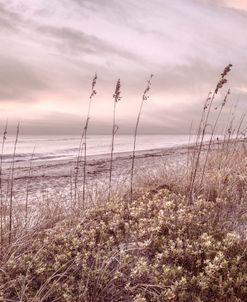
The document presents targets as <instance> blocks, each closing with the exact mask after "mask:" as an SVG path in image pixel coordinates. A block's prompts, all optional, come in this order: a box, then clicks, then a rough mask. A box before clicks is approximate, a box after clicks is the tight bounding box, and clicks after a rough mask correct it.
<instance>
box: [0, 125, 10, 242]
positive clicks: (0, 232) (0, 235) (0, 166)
mask: <svg viewBox="0 0 247 302" xmlns="http://www.w3.org/2000/svg"><path fill="white" fill-rule="evenodd" d="M7 131H8V121H7V122H6V124H5V128H4V132H3V139H2V149H1V157H0V194H1V196H0V199H1V210H0V211H1V218H0V219H1V222H0V223H1V226H0V228H1V229H0V240H1V246H2V244H3V223H4V221H5V211H4V206H3V189H2V170H3V153H4V145H5V141H6V138H7Z"/></svg>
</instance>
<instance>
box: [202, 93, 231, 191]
mask: <svg viewBox="0 0 247 302" xmlns="http://www.w3.org/2000/svg"><path fill="white" fill-rule="evenodd" d="M229 95H230V89H228V91H227V93H226V95H225V97H224V100H223V102H222V103H221V106H220V110H219V111H218V115H217V117H216V119H215V122H214V125H213V128H212V132H211V135H210V140H209V143H208V148H207V151H206V158H205V161H204V165H203V169H202V175H201V182H200V186H201V185H202V183H203V178H204V174H205V170H206V166H207V161H208V156H209V152H210V149H211V145H212V142H213V137H214V134H215V130H216V127H217V125H218V122H219V120H220V117H221V114H222V111H223V108H224V107H225V105H226V102H227V98H228V96H229Z"/></svg>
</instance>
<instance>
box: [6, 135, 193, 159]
mask: <svg viewBox="0 0 247 302" xmlns="http://www.w3.org/2000/svg"><path fill="white" fill-rule="evenodd" d="M194 139H195V137H193V136H192V137H191V139H190V142H193V140H194ZM14 142H15V136H8V137H7V139H6V142H5V146H4V152H3V162H4V163H8V162H11V160H12V155H13V150H14ZM79 143H80V136H79V135H35V136H34V135H22V136H20V137H19V138H18V144H17V149H16V156H15V160H16V162H25V161H29V160H30V158H31V156H32V153H33V149H34V146H35V155H34V160H35V161H51V160H69V159H73V158H75V157H76V156H77V154H78V147H79ZM188 143H189V135H138V137H137V145H136V150H150V149H158V148H171V147H177V146H181V145H186V144H188ZM132 149H133V135H116V137H115V145H114V152H117V153H119V152H129V151H131V150H132ZM110 150H111V136H110V135H89V136H88V139H87V154H88V156H90V155H101V154H102V155H103V154H108V153H110Z"/></svg>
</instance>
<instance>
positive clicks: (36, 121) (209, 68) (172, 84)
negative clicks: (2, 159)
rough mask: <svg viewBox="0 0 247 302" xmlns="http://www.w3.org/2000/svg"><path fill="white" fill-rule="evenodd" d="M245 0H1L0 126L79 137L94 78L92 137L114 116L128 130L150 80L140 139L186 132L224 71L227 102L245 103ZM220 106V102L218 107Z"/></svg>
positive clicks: (246, 49)
mask: <svg viewBox="0 0 247 302" xmlns="http://www.w3.org/2000/svg"><path fill="white" fill-rule="evenodd" d="M246 28H247V1H245V0H172V1H171V0H152V1H150V0H142V1H138V0H125V1H122V0H8V1H6V0H0V45H1V46H0V115H1V125H3V124H4V122H5V120H6V119H8V120H9V123H10V124H11V125H15V124H16V123H17V122H18V121H19V120H20V121H21V127H22V132H23V133H60V134H64V133H69V134H72V133H74V134H76V133H80V131H81V128H82V126H81V125H82V122H83V119H84V118H85V112H86V110H87V104H88V96H89V94H90V86H91V81H92V78H93V76H94V73H95V72H97V74H98V83H97V88H96V89H97V96H96V98H95V99H94V102H93V107H92V116H91V126H90V131H91V132H92V133H108V132H110V127H111V112H112V107H113V99H112V94H113V92H114V87H115V84H116V81H117V79H118V78H120V79H121V83H122V87H121V93H122V101H121V102H120V103H119V104H118V108H117V119H118V124H119V126H120V129H121V132H122V133H129V132H132V131H133V125H134V120H135V116H136V113H137V110H138V106H139V103H140V100H141V95H142V91H143V90H144V88H145V85H146V84H145V83H146V80H147V78H148V77H149V75H150V74H151V73H153V74H154V78H153V83H152V90H151V92H150V99H149V101H148V102H147V103H146V104H145V107H144V111H143V116H142V122H141V131H142V133H165V134H166V133H185V132H188V129H189V125H190V123H191V120H195V121H196V119H197V117H198V116H199V114H200V110H201V107H202V103H203V102H204V99H205V97H206V96H207V93H208V91H209V90H210V89H213V87H214V86H215V82H216V81H217V79H218V77H219V74H220V73H221V71H222V69H223V68H224V67H225V65H227V64H229V63H232V64H233V70H232V72H231V75H230V76H229V82H228V84H227V86H226V87H225V89H227V88H228V87H229V86H231V88H232V95H231V101H232V102H234V101H235V100H236V99H239V104H240V105H239V106H240V109H244V107H246V106H245V102H246V103H247V100H245V99H247V34H246ZM219 102H220V100H219Z"/></svg>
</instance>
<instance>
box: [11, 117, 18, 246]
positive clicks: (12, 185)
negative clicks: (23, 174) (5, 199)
mask: <svg viewBox="0 0 247 302" xmlns="http://www.w3.org/2000/svg"><path fill="white" fill-rule="evenodd" d="M19 131H20V123H18V125H17V128H16V136H15V144H14V151H13V156H12V164H11V176H10V200H9V245H10V243H11V239H12V227H13V188H14V172H15V155H16V148H17V143H18V137H19Z"/></svg>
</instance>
